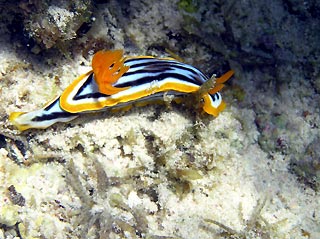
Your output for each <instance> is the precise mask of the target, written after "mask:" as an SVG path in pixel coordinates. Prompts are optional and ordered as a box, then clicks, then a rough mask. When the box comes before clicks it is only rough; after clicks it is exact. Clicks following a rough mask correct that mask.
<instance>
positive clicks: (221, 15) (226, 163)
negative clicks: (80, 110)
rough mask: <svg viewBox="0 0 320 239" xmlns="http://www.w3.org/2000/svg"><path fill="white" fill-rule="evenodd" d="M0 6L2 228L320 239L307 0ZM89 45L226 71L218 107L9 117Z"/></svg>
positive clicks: (64, 77) (316, 83) (315, 95)
mask: <svg viewBox="0 0 320 239" xmlns="http://www.w3.org/2000/svg"><path fill="white" fill-rule="evenodd" d="M0 3H1V4H0V32H1V37H0V44H1V47H0V74H1V75H0V92H1V94H0V102H1V104H0V118H1V121H0V179H1V182H2V185H1V187H0V238H319V237H320V230H319V228H320V216H319V208H320V197H319V189H320V134H319V125H320V116H319V115H320V112H319V111H320V110H319V102H320V97H319V93H320V72H319V63H320V62H319V61H320V59H319V57H320V46H319V45H320V34H319V29H318V26H319V25H320V20H319V17H318V16H319V14H320V4H319V2H318V1H315V0H313V1H312V0H310V1H304V2H303V3H301V1H295V0H286V1H281V0H276V1H273V4H270V3H269V2H268V1H218V0H204V1H200V0H176V1H169V0H164V1H147V0H145V1H143V0H140V1H138V0H137V1H135V0H134V1H125V0H123V1H115V0H110V1H103V0H96V1H89V0H87V1H79V2H77V1H71V2H70V1H62V0H60V1H50V0H46V1H36V0H32V1H26V0H20V1H16V2H15V3H8V2H4V1H0ZM101 49H124V51H125V53H126V54H128V55H154V56H170V55H171V56H174V57H179V58H180V59H182V60H183V61H184V62H186V63H189V64H191V65H194V66H196V67H198V68H199V69H201V70H202V71H203V72H205V73H206V74H207V75H212V74H213V73H214V74H217V75H221V74H223V73H224V72H226V71H227V70H229V69H230V68H231V69H233V70H234V71H235V76H234V77H233V78H232V79H231V80H229V82H227V86H226V87H225V89H224V90H223V92H222V95H223V97H224V100H225V101H226V102H227V108H226V109H225V110H224V111H223V112H222V113H221V114H220V115H219V117H217V118H213V117H212V116H209V115H206V114H202V113H201V112H199V111H198V110H197V109H196V108H194V109H193V108H190V107H187V106H185V105H184V104H179V105H176V104H171V105H148V106H144V107H137V108H132V109H131V110H129V111H120V112H115V113H110V112H101V113H94V114H88V115H85V116H81V117H80V118H78V119H77V120H75V121H72V122H70V123H68V124H57V125H54V126H52V127H50V128H48V129H46V130H29V131H26V132H23V133H21V132H18V131H17V130H16V129H15V128H14V127H13V126H12V125H11V124H10V122H9V121H8V115H9V114H10V113H11V112H14V111H31V110H34V109H37V108H39V107H41V106H42V105H44V104H45V103H46V102H48V101H50V100H52V99H53V98H54V97H55V96H57V95H59V94H60V93H61V92H62V91H63V89H65V88H66V87H67V86H68V85H69V84H70V83H71V82H72V81H73V79H75V78H76V77H77V76H78V75H80V74H82V73H84V72H86V71H88V69H90V64H91V59H92V56H93V54H94V52H96V51H98V50H101Z"/></svg>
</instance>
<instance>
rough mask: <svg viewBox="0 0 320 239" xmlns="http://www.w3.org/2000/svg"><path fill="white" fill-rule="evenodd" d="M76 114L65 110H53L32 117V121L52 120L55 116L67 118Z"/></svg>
mask: <svg viewBox="0 0 320 239" xmlns="http://www.w3.org/2000/svg"><path fill="white" fill-rule="evenodd" d="M77 115H78V114H73V113H69V112H67V111H64V112H55V113H51V114H49V115H42V116H36V117H34V118H33V119H32V121H33V122H39V121H46V120H52V119H56V118H69V117H73V116H77Z"/></svg>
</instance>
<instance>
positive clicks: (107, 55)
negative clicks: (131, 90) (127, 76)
mask: <svg viewBox="0 0 320 239" xmlns="http://www.w3.org/2000/svg"><path fill="white" fill-rule="evenodd" d="M124 60H125V59H124V57H123V51H122V50H114V51H99V52H97V53H96V54H95V55H94V56H93V59H92V69H93V73H94V77H95V81H96V83H97V84H98V87H99V91H100V92H101V93H103V94H106V95H112V94H115V93H118V92H120V91H123V90H126V89H128V87H123V88H117V87H114V86H113V84H114V83H116V82H117V80H118V79H119V78H120V77H121V76H122V75H123V74H124V73H125V72H127V71H128V69H129V66H126V65H124Z"/></svg>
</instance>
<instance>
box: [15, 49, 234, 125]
mask: <svg viewBox="0 0 320 239" xmlns="http://www.w3.org/2000/svg"><path fill="white" fill-rule="evenodd" d="M232 75H233V71H232V70H230V71H228V72H227V73H225V74H224V75H223V76H221V77H220V78H216V79H215V84H214V86H213V87H212V88H210V89H208V90H205V92H203V93H201V98H202V99H203V110H204V111H205V112H207V113H208V114H211V115H213V116H218V114H219V112H221V111H222V110H223V109H224V108H225V103H224V102H223V101H222V97H221V95H220V93H219V91H220V89H221V88H222V87H223V83H224V82H225V81H227V80H228V79H229V78H230V77H231V76H232ZM208 80H209V78H208V77H207V76H206V75H205V74H203V73H202V72H201V71H200V70H198V69H197V68H195V67H193V66H191V65H188V64H185V63H182V62H179V61H177V60H175V59H173V58H156V57H151V56H137V57H129V56H127V57H125V56H123V51H122V50H114V51H99V52H97V53H96V54H95V55H94V56H93V59H92V70H91V71H89V72H87V73H86V74H83V75H81V76H79V77H78V78H77V79H75V80H74V81H73V82H72V83H71V84H70V85H69V86H68V87H67V88H66V89H65V90H64V91H63V92H62V94H61V95H60V96H59V97H57V98H56V99H54V100H53V101H51V102H50V103H48V104H46V105H45V106H44V107H43V108H42V109H39V110H36V111H32V112H28V113H26V112H14V113H11V114H10V116H9V120H10V121H11V122H12V124H13V125H15V126H16V127H17V128H18V129H19V130H20V131H23V130H27V129H30V128H38V129H44V128H47V127H49V126H51V125H52V124H54V123H57V122H69V121H71V120H73V119H75V118H77V117H78V116H79V115H80V114H82V113H87V112H93V111H100V110H108V109H111V110H112V109H118V108H126V107H129V106H130V105H133V104H138V105H139V104H141V105H143V104H146V102H151V101H154V100H161V99H163V98H164V96H165V95H169V96H173V98H177V97H178V98H181V97H183V96H184V95H186V94H190V93H196V92H198V91H200V89H201V86H202V85H203V84H204V83H205V82H208Z"/></svg>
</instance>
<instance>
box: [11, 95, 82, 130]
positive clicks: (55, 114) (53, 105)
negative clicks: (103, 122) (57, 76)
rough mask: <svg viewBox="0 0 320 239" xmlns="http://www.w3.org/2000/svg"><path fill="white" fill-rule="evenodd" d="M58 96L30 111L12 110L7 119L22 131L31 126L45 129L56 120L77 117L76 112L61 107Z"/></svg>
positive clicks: (62, 120) (61, 120)
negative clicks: (72, 112)
mask: <svg viewBox="0 0 320 239" xmlns="http://www.w3.org/2000/svg"><path fill="white" fill-rule="evenodd" d="M59 99H60V97H58V98H56V99H55V100H53V101H52V102H50V103H48V104H47V105H45V106H44V107H43V108H42V109H39V110H35V111H31V112H28V113H27V112H13V113H11V114H10V116H9V121H10V122H11V123H12V124H13V125H14V126H15V127H17V128H18V130H19V131H24V130H27V129H31V128H37V129H45V128H48V127H49V126H51V125H53V124H55V123H57V122H69V121H71V120H74V119H75V118H77V117H78V114H71V113H69V112H66V111H64V110H63V109H61V107H60V105H59Z"/></svg>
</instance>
